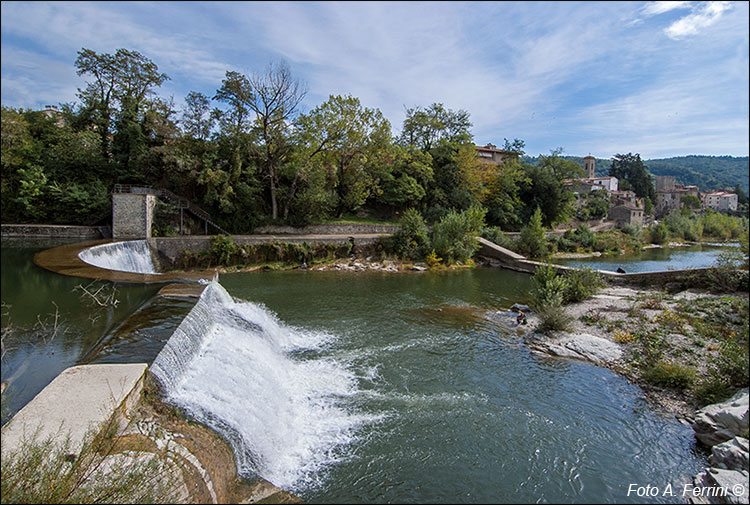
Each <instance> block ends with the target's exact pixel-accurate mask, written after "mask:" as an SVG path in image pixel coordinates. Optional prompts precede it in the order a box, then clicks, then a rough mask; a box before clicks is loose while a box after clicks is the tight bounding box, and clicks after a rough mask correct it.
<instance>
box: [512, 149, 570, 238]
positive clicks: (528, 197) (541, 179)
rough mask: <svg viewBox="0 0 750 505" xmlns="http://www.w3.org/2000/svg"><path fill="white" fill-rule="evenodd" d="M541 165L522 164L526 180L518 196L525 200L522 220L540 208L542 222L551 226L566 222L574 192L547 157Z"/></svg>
mask: <svg viewBox="0 0 750 505" xmlns="http://www.w3.org/2000/svg"><path fill="white" fill-rule="evenodd" d="M544 161H546V163H544V164H542V165H540V166H534V165H525V164H524V165H522V168H523V171H524V175H525V180H524V181H523V183H522V184H521V185H520V188H519V192H518V197H519V198H520V200H521V202H523V204H524V207H523V209H522V220H524V221H526V220H528V219H529V218H530V217H531V215H532V214H533V213H534V212H535V211H536V209H539V210H540V211H541V213H542V214H541V216H542V224H543V225H544V226H546V227H551V226H553V225H554V224H555V223H559V222H564V221H566V220H567V219H568V217H569V216H570V214H571V213H572V210H573V209H572V203H573V193H572V192H571V191H570V190H568V189H566V188H565V186H564V185H563V183H562V179H560V178H559V177H558V175H557V174H556V173H555V168H556V167H555V165H554V164H553V163H551V162H550V161H549V159H545V160H544Z"/></svg>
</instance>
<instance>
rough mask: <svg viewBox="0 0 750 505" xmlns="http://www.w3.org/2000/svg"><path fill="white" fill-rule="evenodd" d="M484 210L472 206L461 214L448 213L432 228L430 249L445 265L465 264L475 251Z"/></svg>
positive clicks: (482, 223)
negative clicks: (433, 250) (431, 248)
mask: <svg viewBox="0 0 750 505" xmlns="http://www.w3.org/2000/svg"><path fill="white" fill-rule="evenodd" d="M486 212H487V211H486V210H485V209H484V208H482V207H480V206H472V207H470V208H468V209H467V210H465V211H463V212H456V211H450V212H449V213H448V214H447V215H446V216H445V217H443V218H442V219H441V220H440V221H439V222H438V223H436V224H435V225H434V226H433V227H432V241H431V242H432V247H433V248H434V249H435V252H436V254H437V255H438V256H441V257H442V258H444V260H445V261H446V263H448V264H453V263H456V262H459V261H460V262H466V261H467V260H469V259H470V258H471V257H472V256H473V255H474V253H475V252H476V250H477V249H479V242H477V238H476V236H477V235H478V234H479V231H480V230H481V229H482V227H483V226H484V216H485V214H486Z"/></svg>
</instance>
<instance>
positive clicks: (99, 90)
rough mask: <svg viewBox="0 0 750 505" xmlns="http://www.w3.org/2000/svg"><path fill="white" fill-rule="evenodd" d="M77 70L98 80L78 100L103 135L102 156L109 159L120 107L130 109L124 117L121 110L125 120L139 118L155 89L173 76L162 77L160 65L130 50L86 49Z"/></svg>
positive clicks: (79, 55)
mask: <svg viewBox="0 0 750 505" xmlns="http://www.w3.org/2000/svg"><path fill="white" fill-rule="evenodd" d="M75 66H76V69H77V71H76V73H77V74H78V75H79V76H80V75H84V74H87V75H91V76H93V77H94V81H93V82H89V83H87V86H86V89H84V90H81V89H79V90H78V97H79V98H80V99H81V101H82V102H83V108H84V111H85V113H86V114H87V115H88V116H89V117H90V119H91V121H92V123H93V125H94V126H95V127H96V130H97V132H98V133H99V135H100V138H101V141H102V152H103V153H104V155H105V157H107V158H109V156H110V144H109V142H110V132H111V131H112V129H113V123H114V120H115V114H116V112H117V110H118V106H119V107H120V108H121V109H122V108H127V109H128V111H127V112H125V113H124V114H122V112H123V111H122V110H121V111H120V112H121V116H126V115H133V116H134V117H138V115H139V113H140V112H141V107H142V106H143V105H144V103H145V102H146V100H147V99H148V97H149V96H150V95H151V94H153V88H155V87H158V86H161V85H162V83H163V82H164V81H165V80H167V79H169V76H167V75H166V74H164V73H159V68H158V67H157V66H156V64H155V63H154V62H153V61H151V60H150V59H148V58H146V57H145V56H143V55H142V54H141V53H139V52H138V51H130V50H127V49H118V50H117V51H116V52H115V54H114V55H112V54H107V53H103V54H97V53H96V52H95V51H92V50H91V49H86V48H83V49H81V50H80V51H78V57H77V58H76V61H75ZM123 105H125V107H123Z"/></svg>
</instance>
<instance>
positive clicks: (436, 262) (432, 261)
mask: <svg viewBox="0 0 750 505" xmlns="http://www.w3.org/2000/svg"><path fill="white" fill-rule="evenodd" d="M425 261H426V262H427V266H428V267H430V268H437V267H438V266H440V264H441V263H442V262H443V258H438V255H437V254H435V249H433V250H432V252H431V253H430V254H428V255H427V258H426V259H425Z"/></svg>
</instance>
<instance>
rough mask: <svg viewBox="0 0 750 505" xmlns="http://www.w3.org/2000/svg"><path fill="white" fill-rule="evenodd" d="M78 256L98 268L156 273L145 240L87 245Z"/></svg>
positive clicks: (137, 272)
mask: <svg viewBox="0 0 750 505" xmlns="http://www.w3.org/2000/svg"><path fill="white" fill-rule="evenodd" d="M78 257H79V258H80V259H81V260H82V261H85V262H86V263H88V264H89V265H93V266H95V267H99V268H105V269H107V270H118V271H121V272H131V273H136V274H158V273H159V272H157V271H156V267H155V266H154V260H153V258H152V257H151V251H150V250H149V247H148V243H147V242H146V241H145V240H129V241H126V242H114V243H111V244H102V245H97V246H94V247H89V248H88V249H84V250H83V251H81V252H80V253H78Z"/></svg>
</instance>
